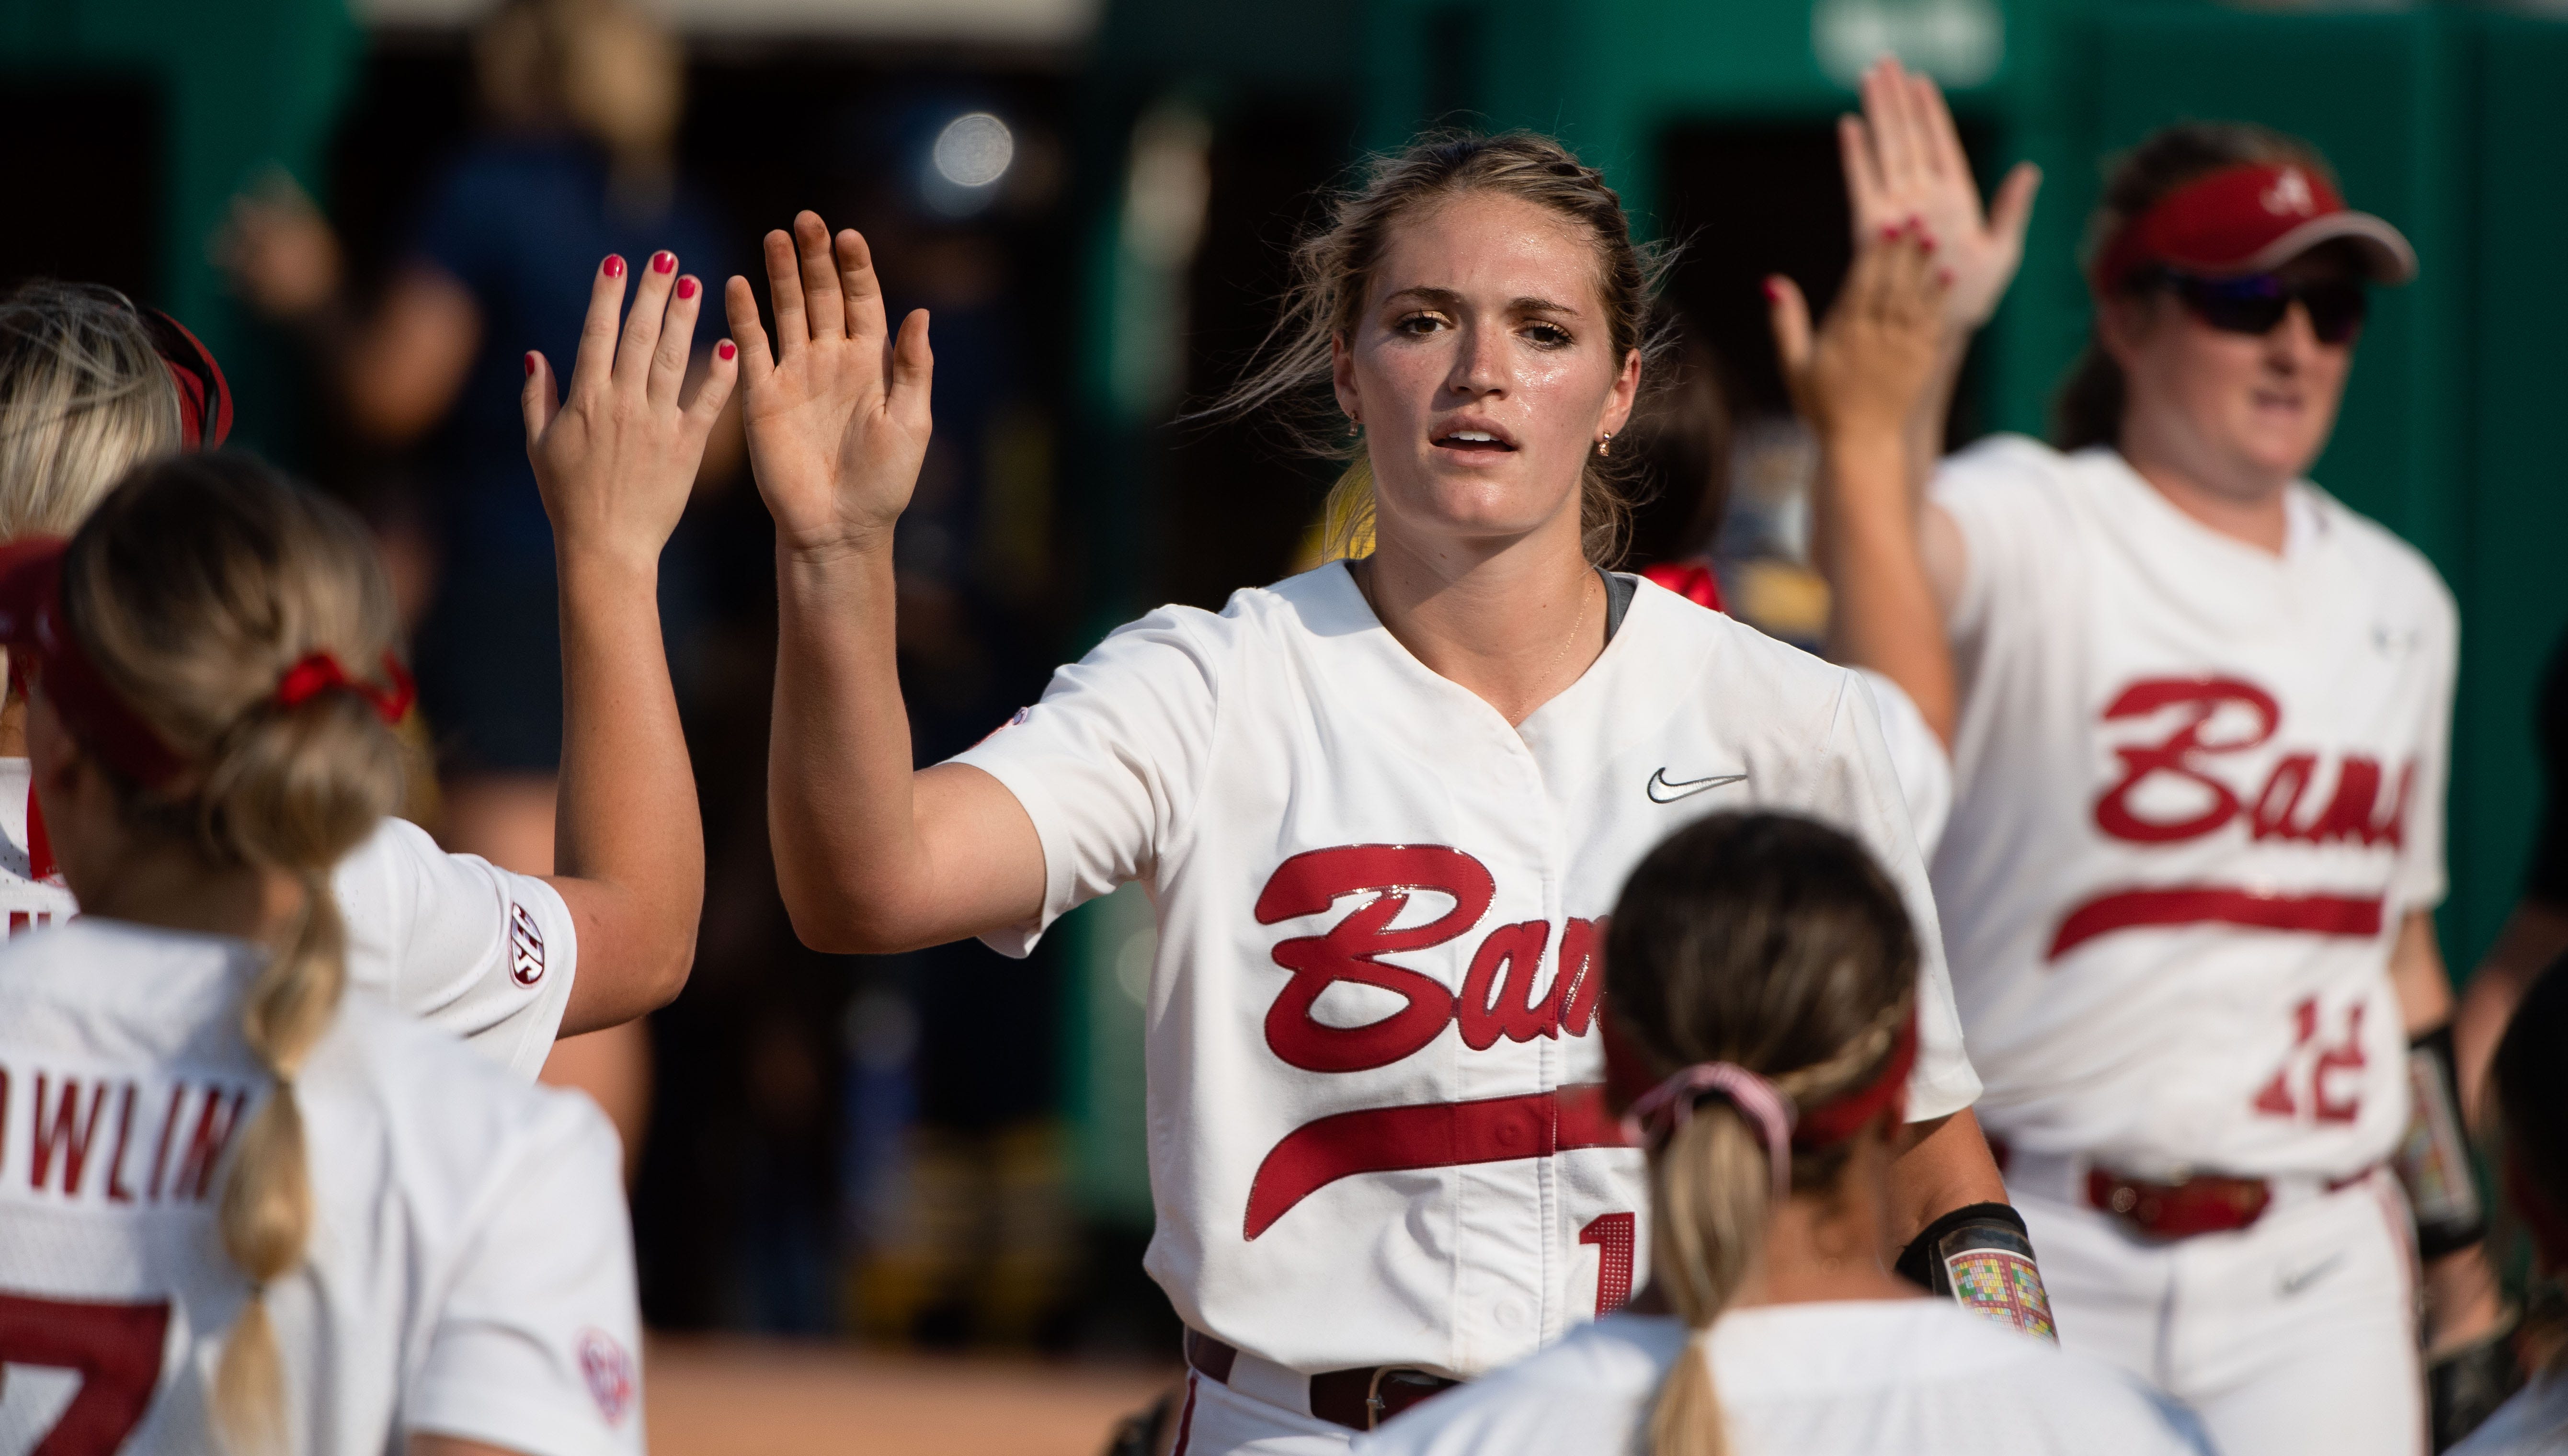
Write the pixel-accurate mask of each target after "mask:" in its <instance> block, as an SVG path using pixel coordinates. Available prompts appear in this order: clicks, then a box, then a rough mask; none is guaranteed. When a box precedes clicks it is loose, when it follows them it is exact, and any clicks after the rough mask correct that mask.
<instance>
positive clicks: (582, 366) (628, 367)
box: [519, 252, 740, 570]
mask: <svg viewBox="0 0 2568 1456" xmlns="http://www.w3.org/2000/svg"><path fill="white" fill-rule="evenodd" d="M624 274H625V266H624V260H623V259H622V258H620V257H609V258H607V259H606V260H605V261H604V262H602V263H600V264H599V265H598V268H597V273H596V275H595V276H594V277H593V278H592V279H591V280H590V283H589V294H588V319H587V321H586V322H585V323H584V324H582V325H581V327H580V333H579V358H578V360H577V362H575V363H574V364H573V365H572V366H571V374H570V388H569V392H568V395H567V397H566V398H557V395H558V394H559V391H558V390H557V389H556V385H555V381H554V379H553V369H552V365H551V363H550V362H549V361H547V360H546V359H545V358H544V357H543V355H541V354H534V353H530V354H528V355H527V356H526V386H525V389H524V390H523V391H522V392H521V394H520V396H519V403H520V404H521V405H522V406H523V407H524V410H525V416H526V458H527V459H529V460H531V461H532V462H533V463H534V467H535V484H536V486H537V487H538V488H539V489H540V490H541V491H542V492H543V498H544V511H545V513H546V514H548V515H550V516H551V517H552V522H553V533H554V535H555V537H556V538H557V539H558V540H559V542H560V543H561V548H562V550H563V551H564V552H566V553H567V552H572V551H593V550H594V551H603V552H605V553H607V554H608V555H610V556H611V557H613V558H614V559H616V560H618V561H620V562H622V563H623V564H626V565H629V566H636V567H640V568H642V569H645V570H650V569H655V568H656V567H657V565H658V563H659V560H660V548H661V547H663V546H665V545H667V544H668V541H669V535H670V533H671V532H673V531H675V530H676V529H677V528H678V517H679V516H680V515H681V514H683V513H684V512H685V510H686V508H687V497H688V494H689V493H690V492H691V491H692V490H693V489H694V488H695V483H696V470H697V467H698V465H699V464H701V463H702V461H703V459H704V454H705V437H707V436H708V435H710V434H711V433H712V432H713V428H714V419H715V417H716V416H718V415H720V414H722V408H723V402H724V401H725V400H727V399H729V398H730V397H731V387H732V381H733V379H734V377H735V376H737V375H738V374H739V372H740V366H739V365H738V363H737V362H736V361H735V360H734V359H733V357H732V356H733V353H734V350H733V348H732V345H731V343H730V341H728V340H726V341H724V342H723V343H722V344H721V345H720V346H719V347H717V348H716V349H715V350H714V361H713V366H712V368H711V369H709V370H708V371H706V374H705V378H704V380H703V382H702V383H701V384H699V385H698V386H697V387H696V397H695V399H693V400H691V401H682V400H680V399H679V393H680V389H681V387H682V386H683V385H684V384H685V383H686V379H687V361H688V358H689V346H690V345H691V344H692V343H693V341H694V339H695V334H696V314H697V312H698V310H700V309H702V308H703V307H704V288H703V286H702V285H701V284H700V283H698V282H697V280H696V278H695V275H693V274H689V273H680V272H679V271H678V258H677V255H676V254H675V253H669V252H659V253H654V254H652V255H651V257H650V259H649V260H648V261H647V262H645V263H644V264H643V265H642V277H641V286H640V287H639V288H638V289H637V290H635V293H634V296H633V311H632V314H631V315H630V316H629V317H628V318H626V319H625V321H624V328H623V331H622V334H621V337H620V338H619V336H618V333H617V330H616V327H615V316H616V313H617V311H618V310H619V308H620V307H621V306H622V304H623V302H624Z"/></svg>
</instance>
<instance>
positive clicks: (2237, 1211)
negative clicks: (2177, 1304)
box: [2086, 1168, 2371, 1239]
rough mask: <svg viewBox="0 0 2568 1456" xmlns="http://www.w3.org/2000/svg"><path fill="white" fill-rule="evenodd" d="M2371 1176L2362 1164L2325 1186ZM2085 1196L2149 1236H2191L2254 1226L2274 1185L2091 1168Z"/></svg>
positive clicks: (2347, 1184)
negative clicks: (2156, 1177)
mask: <svg viewBox="0 0 2568 1456" xmlns="http://www.w3.org/2000/svg"><path fill="white" fill-rule="evenodd" d="M2370 1176H2371V1170H2370V1169H2366V1170H2364V1171H2363V1172H2361V1173H2357V1174H2355V1175H2354V1176H2353V1177H2351V1178H2340V1179H2337V1180H2335V1181H2334V1182H2331V1183H2329V1184H2328V1185H2327V1190H2328V1192H2330V1193H2335V1192H2338V1191H2339V1190H2342V1189H2346V1188H2351V1187H2353V1186H2354V1185H2355V1184H2357V1183H2360V1182H2362V1181H2363V1180H2364V1179H2365V1178H2367V1177H2370ZM2086 1201H2087V1203H2089V1204H2091V1205H2093V1206H2094V1207H2096V1208H2099V1209H2102V1210H2103V1211H2104V1212H2106V1213H2108V1214H2112V1215H2114V1216H2115V1217H2117V1218H2119V1219H2121V1220H2122V1222H2124V1223H2126V1224H2129V1225H2130V1226H2131V1227H2132V1228H2135V1229H2137V1230H2139V1231H2140V1232H2141V1233H2143V1234H2146V1235H2148V1236H2149V1237H2151V1238H2153V1239H2190V1238H2192V1237H2193V1236H2194V1235H2196V1234H2226V1233H2234V1232H2235V1231H2237V1230H2239V1229H2244V1228H2249V1227H2251V1226H2253V1225H2254V1224H2255V1222H2256V1220H2258V1219H2260V1218H2262V1217H2264V1215H2265V1207H2266V1205H2268V1204H2270V1203H2272V1202H2273V1201H2274V1190H2273V1187H2272V1185H2270V1184H2268V1183H2267V1182H2266V1181H2265V1180H2264V1179H2262V1178H2224V1177H2221V1176H2219V1175H2217V1174H2209V1173H2205V1174H2197V1175H2196V1176H2194V1177H2191V1178H2187V1179H2185V1180H2184V1181H2182V1182H2180V1183H2148V1182H2143V1181H2142V1180H2140V1179H2137V1178H2125V1177H2122V1176H2121V1175H2120V1174H2118V1173H2114V1172H2110V1171H2108V1170H2106V1169H2103V1168H2091V1169H2088V1170H2087V1173H2086Z"/></svg>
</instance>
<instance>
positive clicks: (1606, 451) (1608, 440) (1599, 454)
mask: <svg viewBox="0 0 2568 1456" xmlns="http://www.w3.org/2000/svg"><path fill="white" fill-rule="evenodd" d="M1613 443H1614V432H1612V431H1610V430H1609V431H1606V432H1605V434H1604V435H1603V436H1601V437H1598V439H1597V441H1596V458H1598V459H1600V460H1601V459H1603V458H1605V457H1606V456H1607V455H1610V454H1612V453H1613V452H1614V451H1613V448H1612V446H1613Z"/></svg>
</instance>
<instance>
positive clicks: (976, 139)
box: [934, 112, 1017, 187]
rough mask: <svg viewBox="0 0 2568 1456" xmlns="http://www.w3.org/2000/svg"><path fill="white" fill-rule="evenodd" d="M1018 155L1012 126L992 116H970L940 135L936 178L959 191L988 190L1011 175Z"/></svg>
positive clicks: (982, 114) (957, 118) (936, 150)
mask: <svg viewBox="0 0 2568 1456" xmlns="http://www.w3.org/2000/svg"><path fill="white" fill-rule="evenodd" d="M1016 155H1017V139H1016V138H1015V137H1013V136H1011V135H1010V134H1009V132H1008V124H1007V123H1005V122H1002V121H1000V120H999V119H998V118H997V117H994V116H991V115H990V114H989V113H988V112H967V113H965V114H964V115H962V116H959V117H956V118H955V119H954V120H953V121H950V122H948V123H946V124H945V130H944V131H942V132H939V133H937V134H936V149H935V152H934V160H935V163H936V174H937V175H938V176H941V177H943V178H945V180H947V181H949V182H952V183H953V184H954V185H956V186H958V187H986V186H988V185H990V184H991V183H992V182H995V181H997V180H998V179H999V178H1000V177H1002V176H1004V175H1006V174H1007V170H1008V163H1009V162H1011V161H1013V160H1015V159H1016Z"/></svg>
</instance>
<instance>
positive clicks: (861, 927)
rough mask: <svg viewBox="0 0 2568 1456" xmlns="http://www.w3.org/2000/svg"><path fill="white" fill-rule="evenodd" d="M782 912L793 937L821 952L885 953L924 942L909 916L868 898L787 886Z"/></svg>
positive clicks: (910, 949) (840, 954) (909, 949)
mask: <svg viewBox="0 0 2568 1456" xmlns="http://www.w3.org/2000/svg"><path fill="white" fill-rule="evenodd" d="M785 914H786V917H787V919H789V920H791V921H792V922H793V924H794V935H795V938H796V939H798V940H800V941H802V944H803V945H804V946H807V947H809V948H810V949H812V950H814V951H818V952H821V953H822V954H824V955H831V956H889V955H896V954H898V953H899V952H902V951H914V950H917V949H918V948H919V946H921V945H923V944H925V942H923V941H920V940H918V939H917V938H916V933H915V931H914V929H913V928H912V926H911V924H910V921H911V919H912V918H911V917H908V916H905V915H903V914H901V913H900V912H899V910H898V908H897V907H896V906H890V905H885V904H882V903H879V901H877V900H874V899H872V898H869V897H866V898H860V897H857V896H852V895H848V894H845V893H843V892H837V893H832V892H830V891H826V890H819V889H810V888H806V889H804V890H803V891H802V893H799V894H798V893H796V892H795V891H794V890H792V889H787V890H786V892H785Z"/></svg>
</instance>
